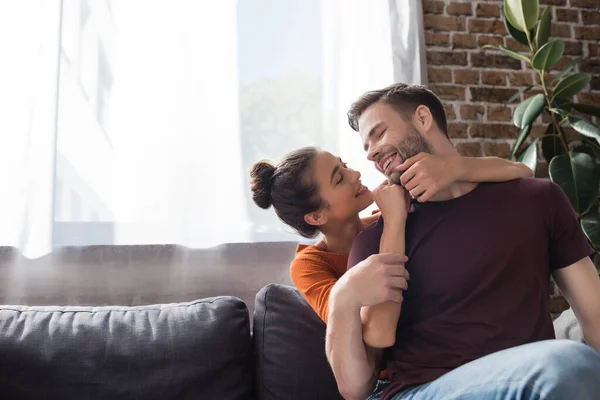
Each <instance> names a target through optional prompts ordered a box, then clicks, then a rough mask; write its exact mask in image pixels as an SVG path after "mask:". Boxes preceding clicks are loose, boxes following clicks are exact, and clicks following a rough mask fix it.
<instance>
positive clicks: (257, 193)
mask: <svg viewBox="0 0 600 400" xmlns="http://www.w3.org/2000/svg"><path fill="white" fill-rule="evenodd" d="M274 174H275V165H273V164H272V163H271V162H269V161H259V162H257V163H254V165H253V166H252V168H251V169H250V178H251V179H250V189H251V190H252V200H254V202H255V203H256V205H257V206H259V207H260V208H264V209H267V208H269V207H271V186H272V185H273V175H274Z"/></svg>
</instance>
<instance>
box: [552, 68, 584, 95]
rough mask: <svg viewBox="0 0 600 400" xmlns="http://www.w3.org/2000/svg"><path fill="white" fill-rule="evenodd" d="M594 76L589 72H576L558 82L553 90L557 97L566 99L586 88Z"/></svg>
mask: <svg viewBox="0 0 600 400" xmlns="http://www.w3.org/2000/svg"><path fill="white" fill-rule="evenodd" d="M591 79H592V77H591V76H590V75H588V74H575V75H571V76H567V77H566V78H564V79H562V80H561V81H560V82H558V83H557V84H556V87H555V88H554V91H553V96H554V98H555V99H559V98H560V99H566V98H569V97H571V96H574V95H576V94H577V93H579V92H581V91H582V90H583V88H585V87H586V86H587V85H588V83H590V80H591Z"/></svg>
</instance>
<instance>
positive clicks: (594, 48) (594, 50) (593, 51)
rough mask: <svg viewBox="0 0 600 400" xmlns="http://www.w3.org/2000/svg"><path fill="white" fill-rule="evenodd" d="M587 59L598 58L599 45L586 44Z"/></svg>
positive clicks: (599, 53) (599, 54)
mask: <svg viewBox="0 0 600 400" xmlns="http://www.w3.org/2000/svg"><path fill="white" fill-rule="evenodd" d="M588 54H589V57H600V44H595V43H588Z"/></svg>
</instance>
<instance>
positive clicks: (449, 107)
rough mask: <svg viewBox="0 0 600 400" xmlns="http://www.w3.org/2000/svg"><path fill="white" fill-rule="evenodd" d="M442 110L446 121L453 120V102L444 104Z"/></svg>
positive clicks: (454, 116)
mask: <svg viewBox="0 0 600 400" xmlns="http://www.w3.org/2000/svg"><path fill="white" fill-rule="evenodd" d="M444 111H445V112H446V119H447V120H448V121H454V120H455V119H456V113H455V112H454V104H444Z"/></svg>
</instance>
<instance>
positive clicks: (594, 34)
mask: <svg viewBox="0 0 600 400" xmlns="http://www.w3.org/2000/svg"><path fill="white" fill-rule="evenodd" d="M575 39H582V40H600V29H598V28H597V27H594V26H576V27H575Z"/></svg>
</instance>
